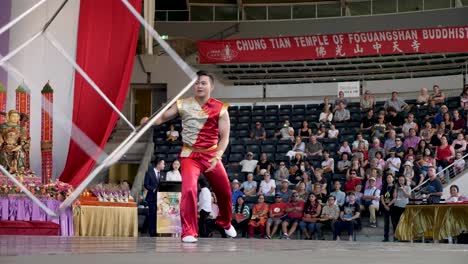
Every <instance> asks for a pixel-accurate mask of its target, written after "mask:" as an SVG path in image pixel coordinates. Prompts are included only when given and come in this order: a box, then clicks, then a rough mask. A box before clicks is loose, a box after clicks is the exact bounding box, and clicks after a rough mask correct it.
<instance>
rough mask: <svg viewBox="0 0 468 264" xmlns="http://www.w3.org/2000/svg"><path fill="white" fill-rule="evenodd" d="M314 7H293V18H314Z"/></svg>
mask: <svg viewBox="0 0 468 264" xmlns="http://www.w3.org/2000/svg"><path fill="white" fill-rule="evenodd" d="M315 7H316V5H303V6H293V18H295V19H296V18H315Z"/></svg>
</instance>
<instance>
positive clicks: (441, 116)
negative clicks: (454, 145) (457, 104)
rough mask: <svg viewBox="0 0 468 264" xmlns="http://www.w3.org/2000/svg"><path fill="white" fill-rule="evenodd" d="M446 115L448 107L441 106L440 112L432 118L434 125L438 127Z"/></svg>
mask: <svg viewBox="0 0 468 264" xmlns="http://www.w3.org/2000/svg"><path fill="white" fill-rule="evenodd" d="M446 113H448V107H447V106H446V105H442V106H441V107H440V112H439V113H437V114H436V115H435V117H434V125H436V126H438V125H439V124H440V123H441V122H443V121H444V115H445V114H446Z"/></svg>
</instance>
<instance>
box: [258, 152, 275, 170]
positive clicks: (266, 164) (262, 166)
mask: <svg viewBox="0 0 468 264" xmlns="http://www.w3.org/2000/svg"><path fill="white" fill-rule="evenodd" d="M272 169H273V162H272V161H269V160H268V156H267V154H266V153H265V152H262V155H260V160H259V161H258V163H257V169H256V171H257V175H264V174H265V172H270V173H271V170H272Z"/></svg>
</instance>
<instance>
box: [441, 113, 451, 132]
mask: <svg viewBox="0 0 468 264" xmlns="http://www.w3.org/2000/svg"><path fill="white" fill-rule="evenodd" d="M442 123H444V124H445V128H446V129H447V130H448V131H447V132H449V131H451V130H452V127H453V122H452V117H451V116H450V113H449V112H447V113H444V120H443V121H442V122H441V124H442ZM439 125H440V124H439Z"/></svg>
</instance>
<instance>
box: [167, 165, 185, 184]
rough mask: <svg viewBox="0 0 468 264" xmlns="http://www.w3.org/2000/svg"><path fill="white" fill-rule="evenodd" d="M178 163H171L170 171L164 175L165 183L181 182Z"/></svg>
mask: <svg viewBox="0 0 468 264" xmlns="http://www.w3.org/2000/svg"><path fill="white" fill-rule="evenodd" d="M179 168H180V161H179V160H174V162H172V170H171V171H168V172H167V174H166V181H182V176H181V175H180V171H179Z"/></svg>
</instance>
